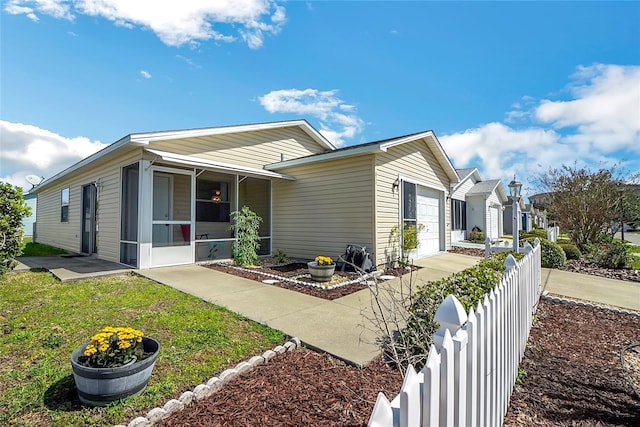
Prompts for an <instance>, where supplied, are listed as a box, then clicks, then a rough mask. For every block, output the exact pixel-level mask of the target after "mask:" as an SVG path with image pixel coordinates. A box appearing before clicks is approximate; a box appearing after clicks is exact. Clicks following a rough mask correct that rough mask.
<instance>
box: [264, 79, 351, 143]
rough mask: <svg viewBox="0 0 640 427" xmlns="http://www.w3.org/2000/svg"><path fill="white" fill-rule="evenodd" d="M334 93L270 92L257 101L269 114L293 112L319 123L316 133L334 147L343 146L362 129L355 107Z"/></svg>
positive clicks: (309, 91) (332, 91)
mask: <svg viewBox="0 0 640 427" xmlns="http://www.w3.org/2000/svg"><path fill="white" fill-rule="evenodd" d="M337 93H338V91H337V90H327V91H319V90H317V89H304V90H300V89H282V90H274V91H272V92H269V93H267V94H266V95H263V96H261V97H260V98H259V100H260V104H262V106H263V107H264V108H265V109H266V110H267V111H268V112H270V113H294V114H298V115H301V116H312V117H315V118H317V119H319V120H320V133H322V135H323V136H324V137H325V138H327V139H328V140H329V141H331V142H332V143H333V144H335V145H337V146H341V145H344V144H345V138H346V139H351V138H353V137H354V136H356V135H357V134H358V133H360V132H362V130H363V129H364V121H363V120H362V119H361V118H360V117H358V116H357V115H356V107H355V106H353V105H350V104H346V103H344V101H342V100H341V99H340V98H338V97H336V94H337Z"/></svg>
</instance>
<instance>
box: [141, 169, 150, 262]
mask: <svg viewBox="0 0 640 427" xmlns="http://www.w3.org/2000/svg"><path fill="white" fill-rule="evenodd" d="M152 173H153V172H152V171H151V162H150V161H149V160H142V161H141V162H140V181H139V189H140V190H139V191H138V251H139V253H138V268H140V269H142V268H151V211H152V209H153V203H152V202H153V200H152V198H151V196H152V195H151V193H152V179H153V175H152Z"/></svg>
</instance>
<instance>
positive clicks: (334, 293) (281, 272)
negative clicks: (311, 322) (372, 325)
mask: <svg viewBox="0 0 640 427" xmlns="http://www.w3.org/2000/svg"><path fill="white" fill-rule="evenodd" d="M205 267H207V268H211V269H213V270H217V271H221V272H223V273H227V274H233V275H235V276H239V277H243V278H245V279H250V280H255V281H257V282H262V281H263V280H265V279H271V277H267V276H265V275H263V274H260V273H256V272H253V271H246V269H243V270H239V269H237V268H234V267H231V266H226V265H221V264H207V265H205ZM256 270H257V269H256ZM260 271H262V272H264V273H268V274H274V275H276V276H281V277H296V276H300V275H303V274H305V273H308V270H307V267H306V264H302V263H291V264H288V265H282V266H268V267H260ZM407 272H408V271H407V270H404V269H400V268H396V269H387V270H385V272H384V274H385V275H389V276H396V277H398V276H401V275H403V274H406V273H407ZM335 276H337V277H336V279H337V280H336V283H338V282H340V281H349V280H354V279H357V278H359V277H361V276H360V274H358V273H355V272H349V271H344V272H343V271H338V270H336V273H335ZM335 276H334V277H335ZM309 280H311V279H309ZM272 286H278V287H280V288H284V289H288V290H290V291H296V292H300V293H303V294H306V295H311V296H314V297H317V298H322V299H326V300H330V301H333V300H335V299H338V298H342V297H344V296H347V295H351V294H352V293H354V292H358V291H361V290H362V289H366V288H367V285H366V284H364V283H354V284H350V285H344V286H340V287H337V288H333V289H323V288H319V287H316V286H305V285H299V284H296V283H291V282H286V281H279V282H277V283H274V284H273V285H272Z"/></svg>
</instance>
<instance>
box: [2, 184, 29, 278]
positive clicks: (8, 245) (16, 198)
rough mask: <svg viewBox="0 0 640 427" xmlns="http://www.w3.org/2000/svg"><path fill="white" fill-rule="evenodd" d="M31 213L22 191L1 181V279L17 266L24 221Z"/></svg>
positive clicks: (22, 243) (22, 244)
mask: <svg viewBox="0 0 640 427" xmlns="http://www.w3.org/2000/svg"><path fill="white" fill-rule="evenodd" d="M30 212H31V209H30V208H29V206H27V204H26V202H25V201H24V198H23V197H22V189H21V188H20V187H14V186H12V185H11V184H9V183H8V182H2V181H0V277H2V276H3V275H4V274H5V273H6V272H7V271H8V270H11V269H12V268H13V267H14V266H15V265H16V262H15V257H17V256H19V255H20V253H21V252H22V248H23V247H24V242H23V241H22V236H23V229H22V219H23V218H25V217H27V216H29V213H30Z"/></svg>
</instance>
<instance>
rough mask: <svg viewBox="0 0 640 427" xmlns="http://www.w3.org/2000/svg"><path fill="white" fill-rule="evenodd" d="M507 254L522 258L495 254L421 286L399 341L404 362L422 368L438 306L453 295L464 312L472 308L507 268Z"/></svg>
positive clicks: (434, 327)
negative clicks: (404, 353) (505, 262)
mask: <svg viewBox="0 0 640 427" xmlns="http://www.w3.org/2000/svg"><path fill="white" fill-rule="evenodd" d="M509 254H512V255H513V256H514V257H515V258H516V259H517V260H520V259H522V257H523V256H524V254H516V253H511V252H499V253H494V254H492V255H491V256H490V257H489V258H487V259H484V260H482V261H480V262H479V263H478V264H477V265H474V266H473V267H469V268H467V269H465V270H462V271H460V272H458V273H455V274H452V275H451V276H448V277H445V278H443V279H440V280H437V281H435V282H428V283H427V284H426V285H424V286H421V287H420V289H419V290H418V291H417V292H416V294H415V297H414V299H413V301H412V303H411V305H410V307H409V319H408V322H407V327H406V328H405V329H403V330H402V332H401V333H400V334H399V338H398V339H399V340H400V341H401V342H402V346H401V347H402V348H404V349H406V351H407V353H408V354H407V355H406V356H405V357H404V358H403V359H405V360H409V361H411V363H413V364H414V366H422V365H424V363H425V361H426V357H427V355H428V354H429V347H430V346H431V338H432V337H433V334H434V333H435V332H436V331H437V329H438V323H437V322H436V321H435V320H434V316H435V312H436V310H437V309H438V306H439V305H440V304H441V303H442V301H444V299H445V298H446V296H447V295H449V294H453V295H455V296H456V298H457V299H458V301H460V303H461V304H462V306H463V307H464V309H465V311H469V309H470V308H474V309H475V307H476V306H477V304H478V302H481V301H482V299H483V298H484V295H485V294H486V293H488V292H489V291H491V289H493V288H494V287H495V286H496V285H497V284H498V283H500V280H501V279H502V277H503V274H504V271H505V269H506V267H505V266H504V259H505V258H506V257H507V256H508V255H509Z"/></svg>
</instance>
